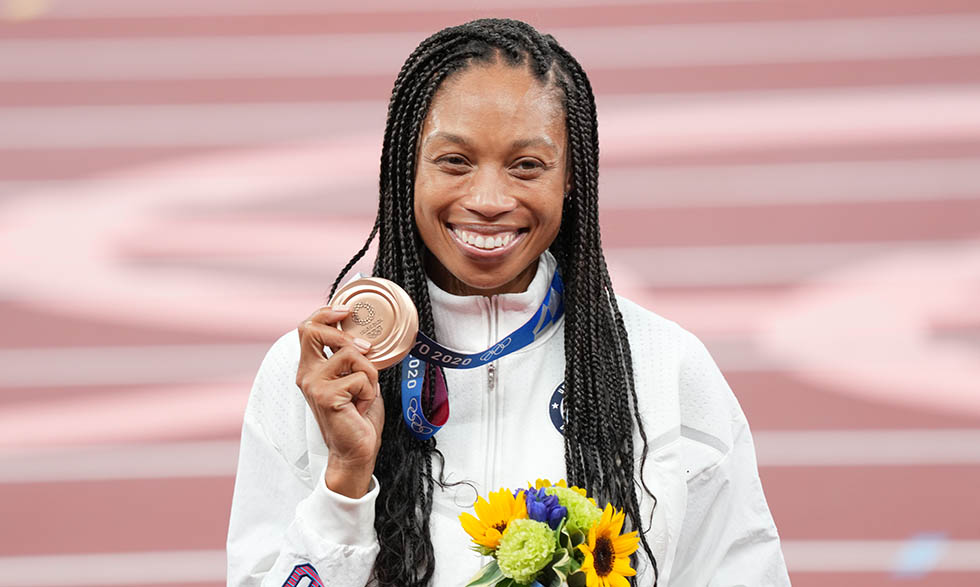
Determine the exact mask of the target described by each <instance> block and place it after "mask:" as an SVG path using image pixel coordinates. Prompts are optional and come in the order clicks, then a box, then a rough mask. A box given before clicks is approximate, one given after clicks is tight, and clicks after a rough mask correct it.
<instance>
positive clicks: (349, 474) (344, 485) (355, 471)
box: [323, 458, 374, 499]
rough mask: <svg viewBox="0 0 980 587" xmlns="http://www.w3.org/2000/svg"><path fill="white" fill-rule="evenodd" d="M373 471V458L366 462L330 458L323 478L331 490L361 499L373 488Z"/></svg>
mask: <svg viewBox="0 0 980 587" xmlns="http://www.w3.org/2000/svg"><path fill="white" fill-rule="evenodd" d="M373 473H374V461H373V460H372V461H371V462H369V463H366V462H348V461H343V460H340V459H329V458H328V459H327V469H326V472H325V473H324V476H323V480H324V483H326V485H327V489H329V490H330V491H333V492H334V493H338V494H340V495H343V496H345V497H349V498H351V499H360V498H362V497H364V496H365V495H366V494H367V492H368V491H369V490H370V489H371V475H372V474H373Z"/></svg>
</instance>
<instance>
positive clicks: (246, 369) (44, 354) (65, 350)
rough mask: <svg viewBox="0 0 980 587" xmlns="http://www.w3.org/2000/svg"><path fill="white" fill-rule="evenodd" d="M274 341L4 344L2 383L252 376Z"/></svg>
mask: <svg viewBox="0 0 980 587" xmlns="http://www.w3.org/2000/svg"><path fill="white" fill-rule="evenodd" d="M271 344H272V343H271V342H270V343H269V344H184V345H176V344H175V345H133V346H91V347H80V346H79V347H62V348H12V349H11V348H7V349H0V388H3V387H75V386H83V385H84V386H87V385H142V384H149V385H153V384H178V383H195V384H203V383H207V382H227V381H234V380H240V379H243V378H244V379H250V378H251V377H253V376H254V375H255V371H256V370H257V369H258V366H259V363H260V362H261V361H262V357H264V356H265V353H266V351H268V350H269V347H270V346H271Z"/></svg>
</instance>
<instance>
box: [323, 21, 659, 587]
mask: <svg viewBox="0 0 980 587" xmlns="http://www.w3.org/2000/svg"><path fill="white" fill-rule="evenodd" d="M499 59H503V60H504V62H506V63H507V64H509V65H512V66H514V67H527V68H528V70H529V71H530V72H531V73H532V74H533V75H534V76H535V77H536V78H537V79H538V80H540V81H542V83H545V84H547V85H548V86H553V87H555V88H556V91H557V92H558V95H559V96H560V99H561V105H562V107H563V109H564V111H565V121H566V134H567V138H568V163H569V165H568V170H569V185H570V190H569V192H568V194H567V195H566V197H565V199H564V203H563V210H562V223H561V227H560V229H559V232H558V235H557V237H556V238H555V240H554V242H553V243H552V245H551V247H550V250H551V252H552V254H553V255H554V256H555V259H556V260H557V262H558V266H559V270H560V271H561V275H562V279H563V281H564V285H565V324H564V328H565V396H564V412H565V413H564V417H565V432H564V443H565V468H566V474H567V478H568V482H569V484H572V485H578V486H580V487H584V488H586V489H587V490H588V491H589V492H590V494H591V495H593V496H594V497H595V499H596V501H597V502H599V503H606V502H608V503H613V504H615V505H616V506H617V507H621V508H623V510H624V511H625V513H626V520H627V525H628V527H629V528H631V529H639V530H640V539H641V545H642V547H643V550H644V552H645V553H646V555H647V558H648V559H649V561H650V562H651V564H652V567H653V571H654V575H655V576H657V575H658V574H659V573H658V569H657V561H656V559H655V558H654V556H653V552H652V551H651V549H650V546H649V544H648V542H647V539H646V536H645V535H644V532H643V530H644V529H643V528H642V523H641V517H640V507H639V499H638V491H639V490H640V487H638V486H637V483H636V481H635V480H634V479H635V467H634V463H635V458H634V444H633V433H634V431H636V432H637V433H638V435H639V437H640V439H641V441H642V458H641V462H640V468H641V471H642V467H643V463H645V462H646V456H647V438H646V433H645V431H644V428H643V424H642V421H641V418H640V415H639V411H638V406H637V394H636V389H635V387H634V378H633V362H632V356H631V353H630V345H629V339H628V336H627V333H626V328H625V325H624V323H623V317H622V314H621V312H620V310H619V306H618V304H617V301H616V297H615V294H614V292H613V288H612V283H611V280H610V278H609V272H608V269H607V267H606V261H605V257H604V256H603V253H602V243H601V238H600V233H599V212H598V210H599V207H598V192H599V177H598V175H599V138H598V134H597V127H598V123H597V119H596V107H595V97H594V95H593V92H592V87H591V84H590V83H589V80H588V78H587V77H586V75H585V72H584V71H583V70H582V67H581V66H580V65H579V63H578V62H577V61H576V60H575V58H574V57H572V56H571V55H570V54H569V53H568V52H567V51H566V50H565V49H564V48H562V47H561V46H560V45H559V44H558V42H557V41H556V40H555V39H554V38H553V37H551V36H550V35H541V34H540V33H538V31H536V30H535V29H534V28H533V27H531V26H530V25H528V24H526V23H523V22H520V21H515V20H506V19H481V20H475V21H472V22H468V23H466V24H463V25H460V26H455V27H450V28H446V29H443V30H441V31H439V32H437V33H435V34H433V35H432V36H430V37H429V38H427V39H425V40H424V41H422V43H420V44H419V46H418V47H417V48H416V49H415V51H413V52H412V54H411V55H410V56H409V57H408V59H407V60H406V61H405V63H404V65H403V66H402V68H401V71H399V73H398V77H397V79H396V80H395V84H394V88H393V89H392V94H391V100H390V102H389V105H388V117H387V124H386V126H385V134H384V143H383V146H382V152H381V171H380V179H379V200H378V214H377V218H376V220H375V223H374V227H373V228H372V230H371V233H370V235H369V236H368V239H367V241H366V242H365V243H364V246H363V247H361V249H360V250H359V251H358V252H357V253H356V254H355V255H354V257H353V258H352V259H351V260H350V262H348V263H347V265H346V266H345V267H344V268H343V270H342V271H341V272H340V275H338V277H337V279H336V281H334V283H333V286H332V287H331V292H330V295H331V296H332V295H333V292H334V290H336V288H337V286H338V285H339V283H340V281H341V280H342V279H343V277H344V275H346V274H347V272H348V271H350V269H351V268H352V267H353V266H354V265H355V264H356V263H357V262H358V261H359V260H360V259H361V258H362V257H363V256H364V255H365V253H366V252H367V250H368V248H369V246H370V244H371V242H372V241H373V240H374V238H375V237H378V253H377V257H376V259H375V263H374V274H375V275H376V276H378V277H384V278H386V279H391V280H393V281H395V282H397V283H399V284H400V285H401V286H402V287H403V288H404V289H405V290H406V291H407V292H408V294H409V295H410V296H411V297H412V299H413V300H414V302H415V304H416V306H417V308H418V311H419V328H421V329H422V330H423V331H425V332H427V333H429V334H430V335H434V334H435V324H434V322H433V318H432V306H431V302H430V300H429V293H428V288H427V284H426V275H425V270H424V260H425V254H426V251H425V246H424V245H423V243H422V240H421V237H420V235H419V233H418V230H417V228H416V224H415V216H414V182H415V167H416V164H417V148H418V141H419V136H420V133H421V130H422V125H423V123H424V121H425V118H426V116H427V114H428V110H429V105H430V104H431V102H432V99H433V96H434V95H435V94H436V92H437V91H438V90H439V88H440V87H442V85H443V84H444V83H445V82H446V81H447V80H448V79H450V78H452V77H453V75H454V74H456V73H458V72H460V71H462V70H464V69H466V68H468V67H471V66H472V65H474V64H480V63H492V62H494V61H495V60H499ZM438 369H439V368H438V367H435V366H432V365H429V364H426V378H425V382H424V384H423V404H424V405H423V410H425V411H426V413H431V412H429V410H431V408H432V406H431V403H432V400H431V398H432V396H433V395H434V394H432V393H428V390H429V389H430V388H431V382H432V381H433V380H434V379H433V378H434V377H437V376H441V373H439V372H437V370H438ZM399 377H400V373H399V370H398V369H387V370H384V371H382V372H381V373H380V383H381V390H382V396H383V398H384V401H385V404H386V405H388V406H398V405H400V404H401V398H400V394H401V386H400V379H399ZM401 420H402V414H401V411H400V410H396V409H388V410H385V425H384V430H383V432H382V440H381V448H380V450H379V453H378V458H377V463H376V465H375V476H376V477H377V478H378V480H379V482H380V485H381V493H380V496H379V498H378V502H377V509H376V515H375V529H376V530H377V535H378V542H379V544H380V551H379V553H378V557H377V560H376V562H375V569H374V577H373V579H374V582H375V583H376V584H377V585H379V586H381V587H395V586H398V587H423V586H426V585H428V584H429V582H430V581H431V579H432V575H433V571H434V569H435V553H434V551H433V546H432V539H431V536H430V530H429V517H430V515H431V512H432V499H433V492H434V490H435V486H436V485H440V486H443V487H444V486H446V485H447V484H446V482H445V479H444V478H443V477H442V467H441V466H440V472H439V475H438V477H437V476H436V475H434V474H433V460H434V459H438V460H440V464H441V459H442V455H441V454H440V453H439V451H438V449H437V448H436V441H435V439H434V438H432V439H429V440H425V441H423V440H418V439H416V438H415V437H414V436H412V434H411V433H410V432H409V430H408V428H407V427H406V426H405V425H404V424H403V423H402V421H401ZM624 422H629V423H631V425H630V426H624V425H623V423H624ZM641 483H642V482H641ZM642 489H643V490H644V491H646V493H647V494H648V495H650V497H651V498H652V499H653V500H654V506H655V505H656V498H655V497H654V496H653V494H652V493H651V492H650V491H649V489H648V488H647V487H646V485H645V484H642ZM635 562H636V561H635V555H634V565H635ZM630 582H631V584H634V582H635V578H630Z"/></svg>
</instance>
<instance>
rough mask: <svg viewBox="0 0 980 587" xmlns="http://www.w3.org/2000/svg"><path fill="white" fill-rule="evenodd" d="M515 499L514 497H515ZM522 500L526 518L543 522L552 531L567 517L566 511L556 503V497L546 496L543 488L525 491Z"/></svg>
mask: <svg viewBox="0 0 980 587" xmlns="http://www.w3.org/2000/svg"><path fill="white" fill-rule="evenodd" d="M515 497H516V496H515ZM524 500H525V502H526V503H527V517H528V518H530V519H532V520H536V521H538V522H545V523H546V524H548V525H549V526H551V529H552V530H556V529H557V528H558V524H560V523H561V521H562V520H563V519H564V518H565V516H567V515H568V510H567V509H566V508H565V507H564V506H562V505H560V504H559V503H558V497H557V496H554V495H548V494H547V493H545V490H544V488H543V487H542V488H541V489H531V488H528V489H525V490H524Z"/></svg>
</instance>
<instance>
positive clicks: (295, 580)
mask: <svg viewBox="0 0 980 587" xmlns="http://www.w3.org/2000/svg"><path fill="white" fill-rule="evenodd" d="M282 587H323V581H321V580H320V575H319V574H317V572H316V569H314V568H313V565H311V564H309V563H307V564H305V565H297V566H296V567H294V568H293V572H292V574H291V575H289V578H288V579H286V582H285V583H283V584H282Z"/></svg>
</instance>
